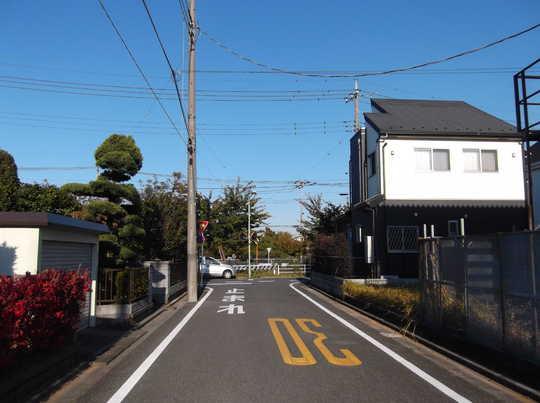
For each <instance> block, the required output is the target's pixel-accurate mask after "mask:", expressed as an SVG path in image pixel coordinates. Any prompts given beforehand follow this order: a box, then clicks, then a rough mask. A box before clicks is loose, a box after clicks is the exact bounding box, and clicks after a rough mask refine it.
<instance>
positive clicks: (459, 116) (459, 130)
mask: <svg viewBox="0 0 540 403" xmlns="http://www.w3.org/2000/svg"><path fill="white" fill-rule="evenodd" d="M371 105H372V107H373V109H374V110H376V111H377V112H373V113H364V117H365V118H366V121H367V122H369V123H370V124H371V125H372V126H374V128H375V129H377V130H378V131H379V132H380V133H388V134H402V135H448V136H451V135H455V136H465V135H467V136H482V137H486V136H487V137H490V136H503V137H511V138H514V137H518V136H519V134H518V132H517V130H516V128H515V127H514V126H512V125H511V124H508V123H506V122H505V121H503V120H501V119H499V118H496V117H495V116H493V115H490V114H488V113H486V112H484V111H481V110H480V109H478V108H475V107H474V106H472V105H469V104H468V103H466V102H463V101H435V100H417V99H372V100H371Z"/></svg>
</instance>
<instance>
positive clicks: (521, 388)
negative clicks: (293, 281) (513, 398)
mask: <svg viewBox="0 0 540 403" xmlns="http://www.w3.org/2000/svg"><path fill="white" fill-rule="evenodd" d="M302 284H304V285H305V286H307V287H309V288H311V289H312V290H314V291H316V292H319V293H321V294H322V295H324V296H326V297H328V298H330V299H332V300H333V301H336V302H339V303H340V304H342V305H345V306H346V307H348V308H350V309H352V310H354V311H357V312H358V313H361V314H362V315H364V316H367V317H369V318H370V319H372V320H374V321H376V322H379V323H381V324H383V325H385V326H387V327H390V328H392V329H393V330H395V331H397V332H399V333H400V334H403V335H405V336H407V337H408V338H410V339H412V340H415V341H417V342H419V343H421V344H423V345H425V346H426V347H429V348H430V349H432V350H435V351H437V352H438V353H440V354H442V355H444V356H446V357H448V358H450V359H452V360H454V361H457V362H459V363H460V364H462V365H464V366H466V367H468V368H470V369H472V370H474V371H476V372H478V373H480V374H482V375H484V376H486V377H488V378H490V379H492V380H494V381H496V382H498V383H500V384H502V385H504V386H507V387H509V388H510V389H512V390H515V391H516V392H519V393H521V394H522V395H525V396H527V397H530V398H532V399H535V400H537V401H540V391H538V390H536V389H533V388H531V387H529V386H527V385H524V384H522V383H520V382H517V381H514V380H513V379H511V378H508V377H506V376H505V375H502V374H500V373H498V372H496V371H493V370H491V369H489V368H487V367H484V366H483V365H481V364H478V363H476V362H474V361H471V360H469V359H468V358H465V357H463V356H461V355H459V354H457V353H455V352H453V351H450V350H448V349H446V348H444V347H442V346H439V345H438V344H436V343H434V342H432V341H430V340H427V339H425V338H423V337H422V336H419V335H416V334H414V333H411V332H410V331H408V330H405V329H402V328H400V327H399V326H397V325H395V324H393V323H391V322H389V321H387V320H385V319H383V318H381V317H379V316H377V315H374V314H372V313H371V312H367V311H365V310H363V309H362V308H358V307H357V306H355V305H352V304H350V303H348V302H347V301H344V300H342V299H340V298H337V297H335V296H333V295H332V294H329V293H327V292H325V291H323V290H321V289H319V288H317V287H316V286H315V285H313V284H311V283H309V284H307V283H302Z"/></svg>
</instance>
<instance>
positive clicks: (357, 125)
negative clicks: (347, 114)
mask: <svg viewBox="0 0 540 403" xmlns="http://www.w3.org/2000/svg"><path fill="white" fill-rule="evenodd" d="M359 98H360V91H359V90H358V80H354V133H355V134H356V133H357V132H358V130H360V120H359V119H358V111H359V106H358V103H359Z"/></svg>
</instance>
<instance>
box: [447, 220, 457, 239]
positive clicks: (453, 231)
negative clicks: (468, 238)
mask: <svg viewBox="0 0 540 403" xmlns="http://www.w3.org/2000/svg"><path fill="white" fill-rule="evenodd" d="M458 235H459V221H458V220H450V221H448V236H449V237H450V238H455V237H457V236H458Z"/></svg>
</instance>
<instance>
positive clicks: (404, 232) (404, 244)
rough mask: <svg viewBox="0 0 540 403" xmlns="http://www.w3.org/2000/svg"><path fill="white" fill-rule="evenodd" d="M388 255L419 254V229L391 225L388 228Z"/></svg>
mask: <svg viewBox="0 0 540 403" xmlns="http://www.w3.org/2000/svg"><path fill="white" fill-rule="evenodd" d="M386 245H387V249H388V253H416V252H418V227H416V226H405V225H389V226H388V227H386Z"/></svg>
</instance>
